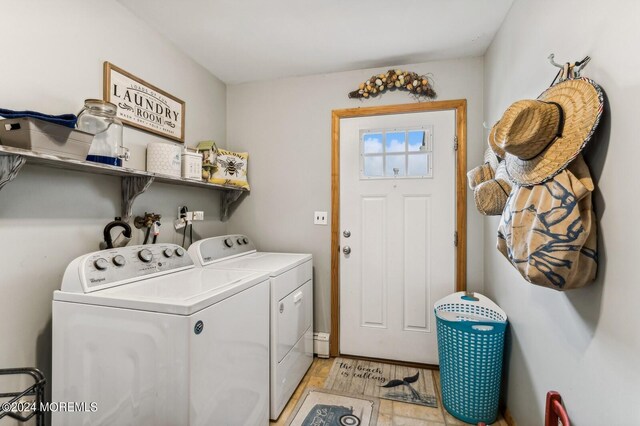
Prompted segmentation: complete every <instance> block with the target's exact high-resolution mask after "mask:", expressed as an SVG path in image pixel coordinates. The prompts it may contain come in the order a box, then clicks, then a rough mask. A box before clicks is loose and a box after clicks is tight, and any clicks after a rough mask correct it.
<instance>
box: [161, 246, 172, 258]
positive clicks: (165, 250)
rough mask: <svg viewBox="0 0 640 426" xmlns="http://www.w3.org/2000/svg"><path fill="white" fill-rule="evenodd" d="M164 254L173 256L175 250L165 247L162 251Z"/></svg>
mask: <svg viewBox="0 0 640 426" xmlns="http://www.w3.org/2000/svg"><path fill="white" fill-rule="evenodd" d="M162 254H164V257H171V256H173V250H171V249H170V248H168V249H164V250H163V251H162Z"/></svg>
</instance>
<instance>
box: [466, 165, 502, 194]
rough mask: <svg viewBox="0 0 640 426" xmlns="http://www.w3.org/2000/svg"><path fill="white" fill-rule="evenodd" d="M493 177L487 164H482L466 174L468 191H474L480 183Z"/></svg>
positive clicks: (493, 173)
mask: <svg viewBox="0 0 640 426" xmlns="http://www.w3.org/2000/svg"><path fill="white" fill-rule="evenodd" d="M494 176H495V172H494V170H493V169H492V168H491V165H490V164H489V163H483V164H481V165H479V166H477V167H474V168H473V169H471V170H469V171H468V172H467V182H468V183H469V189H474V188H475V187H476V186H478V185H480V184H481V183H482V182H486V181H488V180H491V179H493V177H494Z"/></svg>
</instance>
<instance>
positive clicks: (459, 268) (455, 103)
mask: <svg viewBox="0 0 640 426" xmlns="http://www.w3.org/2000/svg"><path fill="white" fill-rule="evenodd" d="M449 110H454V111H455V112H456V137H457V149H456V177H455V182H456V183H455V187H456V232H457V235H458V244H457V246H456V269H455V270H456V291H464V290H466V288H467V187H466V180H467V179H466V173H467V100H466V99H455V100H449V101H434V102H420V103H412V104H401V105H385V106H374V107H364V108H348V109H337V110H333V111H331V337H330V341H329V348H330V354H331V356H338V355H340V346H339V345H340V120H341V119H343V118H354V117H372V116H376V115H391V114H409V113H416V112H428V111H449ZM453 142H454V141H452V143H453ZM452 238H453V236H452Z"/></svg>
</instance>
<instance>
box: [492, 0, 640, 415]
mask: <svg viewBox="0 0 640 426" xmlns="http://www.w3.org/2000/svg"><path fill="white" fill-rule="evenodd" d="M639 17H640V3H638V2H636V1H632V0H627V1H623V0H620V1H616V2H599V1H588V2H585V1H578V0H565V1H562V2H558V1H551V0H544V1H539V0H516V2H515V3H514V5H513V7H512V9H511V11H510V12H509V14H508V16H507V18H506V20H505V22H504V24H503V26H502V28H501V29H500V31H499V32H498V34H497V36H496V38H495V39H494V41H493V44H492V45H491V47H490V48H489V50H488V52H487V54H486V57H485V85H484V93H485V104H484V105H485V107H484V114H485V120H486V121H488V122H494V121H495V120H497V119H498V118H499V117H500V116H501V114H502V112H503V111H504V110H505V109H506V108H507V107H508V106H509V104H511V103H512V102H514V101H516V100H518V99H523V98H535V97H536V96H538V95H539V94H540V93H541V92H542V91H543V90H544V89H545V88H546V87H547V86H548V85H549V84H550V83H551V80H552V79H553V77H554V75H555V73H556V69H555V68H553V67H551V66H550V65H549V63H548V62H547V59H546V58H547V56H548V55H549V54H550V53H552V52H553V53H555V54H556V61H558V62H562V61H567V60H579V59H582V57H584V56H585V55H587V54H588V55H590V56H591V57H592V60H591V62H590V63H589V65H588V66H587V67H586V69H585V74H584V75H586V76H588V77H591V78H593V79H594V80H595V81H596V82H598V83H599V84H600V85H602V87H603V88H604V90H605V92H606V94H607V97H608V104H607V105H606V111H605V115H604V118H603V120H602V122H601V129H600V134H599V136H597V137H596V138H595V139H594V140H592V141H591V142H590V146H589V148H588V150H587V155H586V159H587V162H588V164H589V166H590V168H591V171H592V174H593V177H594V178H595V180H596V182H597V187H598V188H597V190H596V192H595V194H594V199H595V201H596V204H595V208H596V213H597V216H598V219H599V250H600V266H599V272H598V278H597V280H596V282H595V283H594V284H592V285H591V286H589V287H586V288H584V289H580V290H574V291H571V292H568V293H558V292H556V291H554V290H547V289H544V288H538V287H535V286H533V285H530V284H527V283H526V282H525V281H524V279H522V278H521V277H520V275H519V274H518V273H517V272H516V271H515V270H514V269H513V268H512V267H511V266H510V265H509V263H508V262H507V260H506V259H504V258H503V257H502V255H501V254H500V253H498V251H497V250H496V249H495V244H496V229H497V226H498V219H497V218H491V219H487V220H486V221H485V287H486V291H487V293H488V296H490V297H492V298H494V299H495V300H496V301H497V303H498V304H500V305H501V306H502V308H503V309H505V311H506V312H507V314H509V315H510V322H511V331H510V334H511V338H510V341H511V342H510V349H509V354H510V355H509V375H508V387H507V401H506V402H507V406H508V407H509V409H510V411H511V413H512V414H513V415H514V417H515V419H516V421H517V422H518V425H519V426H527V425H540V424H543V423H544V422H543V412H544V398H545V395H546V392H547V391H548V390H551V389H555V390H558V391H560V392H561V394H562V396H563V398H564V402H565V404H566V407H567V409H568V411H569V414H570V417H571V419H572V424H577V425H581V426H587V425H612V426H613V425H631V424H637V423H638V419H639V418H640V405H638V401H637V399H638V396H639V395H640V369H638V354H639V353H640V333H638V328H639V327H640V311H639V310H638V308H637V306H638V298H637V296H636V294H637V291H638V285H639V284H640V278H638V272H637V270H636V266H637V264H638V249H637V246H638V241H639V239H640V230H639V228H638V226H637V223H638V222H637V212H638V209H639V208H640V200H639V199H638V189H637V185H638V182H639V181H640V169H639V168H638V157H639V156H640V144H638V143H637V140H638V130H637V129H638V127H637V126H638V112H639V111H640V75H639V74H638V72H637V70H638V68H639V67H640V56H639V55H638V53H637V49H636V47H637V46H638V45H640V27H639V26H638V22H639V20H638V19H639Z"/></svg>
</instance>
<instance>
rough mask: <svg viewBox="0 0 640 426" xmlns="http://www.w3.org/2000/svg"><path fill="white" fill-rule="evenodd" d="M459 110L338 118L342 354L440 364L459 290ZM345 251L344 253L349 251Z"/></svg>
mask: <svg viewBox="0 0 640 426" xmlns="http://www.w3.org/2000/svg"><path fill="white" fill-rule="evenodd" d="M454 137H455V111H434V112H420V113H411V114H397V115H385V116H375V117H360V118H348V119H342V120H340V227H341V229H340V250H341V251H342V253H341V255H340V256H341V257H340V258H341V260H340V352H341V353H343V354H349V355H359V356H365V357H372V358H383V359H390V360H399V361H411V362H420V363H428V364H437V363H438V350H437V339H436V323H435V317H434V314H433V304H434V302H436V301H437V300H438V299H440V298H441V297H444V296H446V295H447V294H450V293H451V292H453V291H455V246H454V232H455V150H454ZM349 250H350V253H349V254H345V251H347V252H348V251H349Z"/></svg>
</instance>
